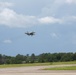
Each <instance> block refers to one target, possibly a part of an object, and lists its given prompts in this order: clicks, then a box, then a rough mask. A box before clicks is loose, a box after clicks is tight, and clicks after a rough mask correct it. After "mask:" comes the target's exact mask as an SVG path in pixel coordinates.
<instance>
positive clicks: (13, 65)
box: [0, 61, 76, 68]
mask: <svg viewBox="0 0 76 75" xmlns="http://www.w3.org/2000/svg"><path fill="white" fill-rule="evenodd" d="M62 64H76V61H71V62H53V63H29V64H10V65H8V64H5V65H0V68H10V67H26V66H47V65H62Z"/></svg>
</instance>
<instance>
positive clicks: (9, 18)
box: [0, 8, 35, 27]
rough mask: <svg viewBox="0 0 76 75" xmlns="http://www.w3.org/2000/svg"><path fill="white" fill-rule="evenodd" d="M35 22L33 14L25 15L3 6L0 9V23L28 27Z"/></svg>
mask: <svg viewBox="0 0 76 75" xmlns="http://www.w3.org/2000/svg"><path fill="white" fill-rule="evenodd" d="M34 23H35V16H25V15H22V14H18V13H16V12H15V11H14V10H11V9H9V8H4V9H3V10H1V11H0V25H5V26H9V27H28V26H31V24H34Z"/></svg>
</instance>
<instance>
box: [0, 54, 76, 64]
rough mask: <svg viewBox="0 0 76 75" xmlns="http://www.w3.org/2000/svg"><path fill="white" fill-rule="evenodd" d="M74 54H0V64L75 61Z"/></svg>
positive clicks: (75, 56)
mask: <svg viewBox="0 0 76 75" xmlns="http://www.w3.org/2000/svg"><path fill="white" fill-rule="evenodd" d="M75 60H76V53H42V54H40V55H35V54H34V53H33V54H31V55H29V54H27V55H21V54H18V55H16V56H7V55H2V54H0V64H25V63H45V62H64V61H75Z"/></svg>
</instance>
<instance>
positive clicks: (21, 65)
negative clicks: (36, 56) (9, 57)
mask: <svg viewBox="0 0 76 75" xmlns="http://www.w3.org/2000/svg"><path fill="white" fill-rule="evenodd" d="M44 65H50V63H32V64H31V63H29V64H9V65H8V64H4V65H0V68H11V67H26V66H44Z"/></svg>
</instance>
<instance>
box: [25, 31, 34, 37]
mask: <svg viewBox="0 0 76 75" xmlns="http://www.w3.org/2000/svg"><path fill="white" fill-rule="evenodd" d="M25 34H27V35H28V36H33V35H35V32H26V33H25Z"/></svg>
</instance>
